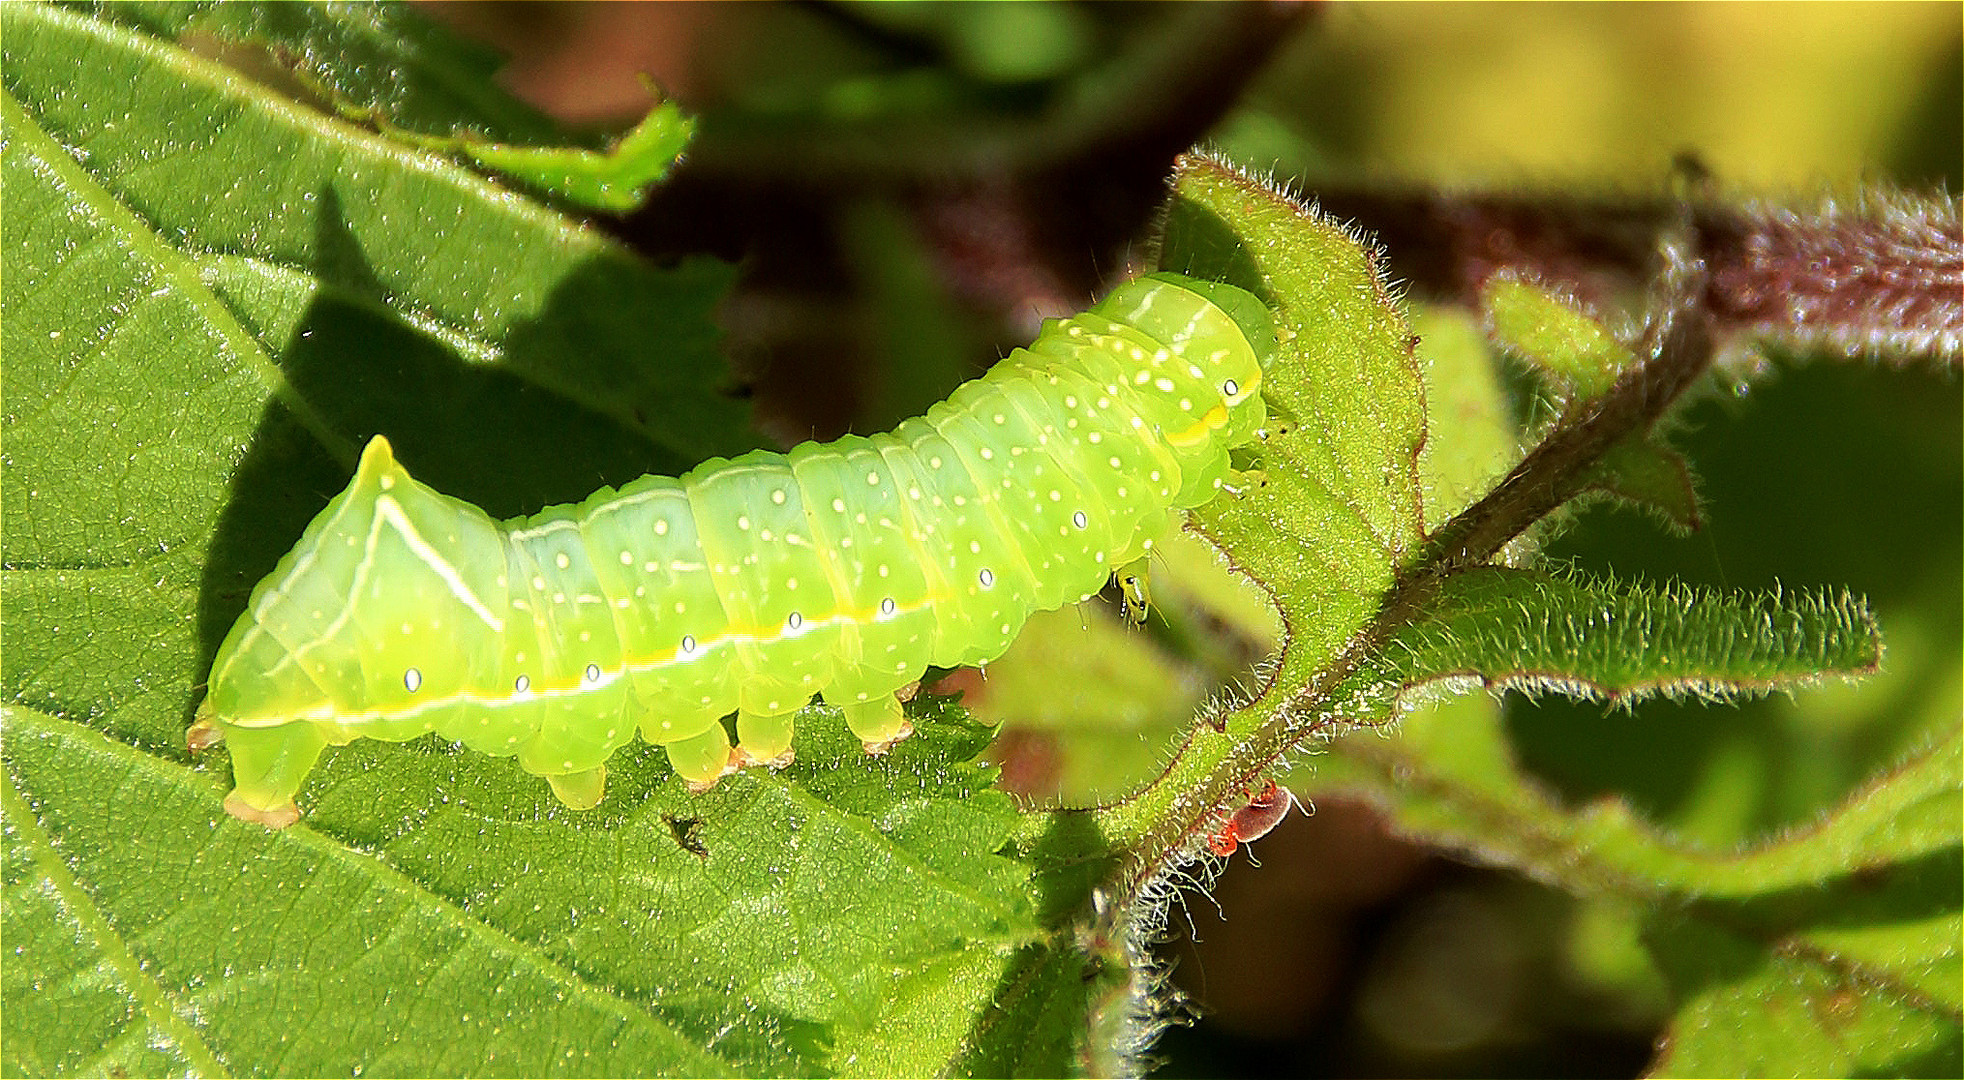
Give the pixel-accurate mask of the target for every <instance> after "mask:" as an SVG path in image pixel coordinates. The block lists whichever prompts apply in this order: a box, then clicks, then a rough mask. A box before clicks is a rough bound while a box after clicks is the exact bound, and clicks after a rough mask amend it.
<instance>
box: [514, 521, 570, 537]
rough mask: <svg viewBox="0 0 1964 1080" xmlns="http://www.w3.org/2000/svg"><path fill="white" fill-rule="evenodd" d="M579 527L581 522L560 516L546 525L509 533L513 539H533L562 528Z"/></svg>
mask: <svg viewBox="0 0 1964 1080" xmlns="http://www.w3.org/2000/svg"><path fill="white" fill-rule="evenodd" d="M579 527H580V523H579V522H577V521H572V520H570V519H567V518H559V519H558V520H555V521H548V522H546V523H545V524H544V525H540V526H538V527H537V528H532V529H520V530H518V531H517V532H514V533H510V534H509V535H510V536H511V538H512V539H513V540H532V539H536V538H538V537H541V536H544V535H545V534H547V533H552V532H559V531H560V530H562V529H573V530H576V531H577V530H578V529H579Z"/></svg>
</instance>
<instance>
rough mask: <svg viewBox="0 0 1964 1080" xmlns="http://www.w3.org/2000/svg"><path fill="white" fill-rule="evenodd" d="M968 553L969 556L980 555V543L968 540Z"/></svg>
mask: <svg viewBox="0 0 1964 1080" xmlns="http://www.w3.org/2000/svg"><path fill="white" fill-rule="evenodd" d="M968 553H969V554H971V555H980V554H982V544H981V542H980V541H976V540H970V541H969V542H968Z"/></svg>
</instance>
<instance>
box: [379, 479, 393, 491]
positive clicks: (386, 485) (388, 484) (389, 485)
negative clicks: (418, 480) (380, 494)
mask: <svg viewBox="0 0 1964 1080" xmlns="http://www.w3.org/2000/svg"><path fill="white" fill-rule="evenodd" d="M395 486H396V478H395V477H393V476H384V477H383V478H382V490H383V491H392V490H394V489H395Z"/></svg>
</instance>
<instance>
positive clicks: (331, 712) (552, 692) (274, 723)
mask: <svg viewBox="0 0 1964 1080" xmlns="http://www.w3.org/2000/svg"><path fill="white" fill-rule="evenodd" d="M941 600H942V598H941V597H938V596H929V597H927V598H925V599H923V600H921V601H920V602H919V603H916V604H909V605H906V606H898V610H897V611H895V613H894V614H893V615H889V616H887V618H888V619H894V618H898V617H899V616H900V615H911V614H913V613H914V612H917V611H923V610H926V609H927V608H928V607H929V606H931V605H933V604H937V603H940V602H941ZM877 618H878V609H877V608H875V609H874V610H873V611H871V612H868V613H865V614H856V613H853V612H846V611H838V612H833V613H832V614H830V615H827V616H826V617H825V618H823V619H819V620H815V621H811V622H807V623H805V624H804V628H803V629H800V630H799V631H798V633H797V634H796V635H793V634H790V633H788V632H784V631H780V632H778V633H775V634H770V635H765V634H761V633H757V632H749V633H743V632H737V631H731V632H729V633H725V634H723V635H722V636H720V637H716V638H711V639H709V640H707V641H699V642H697V643H696V650H697V652H698V653H699V654H701V656H699V657H696V658H692V659H690V660H686V661H680V660H679V657H680V655H681V654H680V652H679V651H677V652H671V653H667V654H665V655H662V654H657V655H651V656H648V657H645V658H642V659H638V660H628V661H626V662H624V663H623V664H622V665H621V666H620V667H619V668H613V669H608V668H602V669H601V677H600V678H598V679H591V680H590V679H586V678H584V677H581V678H578V679H575V680H574V681H573V682H572V683H571V684H570V685H565V686H553V685H544V686H534V687H533V688H532V689H529V690H527V691H525V692H524V693H522V694H521V693H517V692H515V691H514V692H509V693H503V694H499V695H497V696H487V695H485V694H483V693H482V692H480V691H476V690H460V691H458V692H457V693H454V694H451V695H449V696H447V697H441V698H430V699H428V700H424V701H419V702H416V703H414V704H413V705H409V706H406V707H400V708H394V709H363V710H360V711H358V712H351V713H349V712H340V711H337V710H335V709H334V708H332V707H330V706H323V707H321V708H319V709H315V710H313V711H312V712H307V713H301V714H298V715H288V716H276V717H241V718H237V719H233V718H229V717H219V719H220V720H221V721H223V722H224V723H227V724H230V725H232V726H233V727H249V728H265V727H279V726H281V725H283V724H293V723H335V724H345V725H359V724H367V723H374V722H378V721H389V720H407V719H410V718H412V717H415V716H419V715H421V714H423V713H426V712H430V711H432V710H434V709H446V708H449V707H451V706H452V705H482V706H484V707H486V708H492V709H497V708H503V707H505V706H507V705H517V704H525V703H529V702H532V701H538V700H543V699H551V698H562V697H577V696H579V695H581V694H585V693H588V692H591V691H593V690H598V689H600V688H602V687H605V686H611V685H613V684H614V683H615V682H618V681H619V680H620V679H621V678H622V677H624V676H627V675H638V674H640V673H642V672H646V671H654V670H656V669H657V668H664V667H668V666H669V665H671V664H675V663H677V662H678V661H679V662H683V663H694V662H696V660H697V659H701V658H703V657H706V656H707V654H708V653H709V652H710V651H711V650H714V649H718V648H721V647H723V646H725V645H734V644H739V643H744V642H748V643H750V644H754V645H768V644H770V643H772V642H775V641H780V640H783V639H784V638H787V637H792V636H798V637H803V636H804V635H805V634H809V633H811V632H812V631H814V630H818V629H821V628H823V627H827V626H832V625H835V624H839V623H848V622H849V623H861V622H874V621H877Z"/></svg>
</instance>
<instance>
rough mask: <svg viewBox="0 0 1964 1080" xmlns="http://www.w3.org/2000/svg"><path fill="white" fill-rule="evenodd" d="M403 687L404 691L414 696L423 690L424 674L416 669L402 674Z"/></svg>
mask: <svg viewBox="0 0 1964 1080" xmlns="http://www.w3.org/2000/svg"><path fill="white" fill-rule="evenodd" d="M402 685H403V688H404V689H406V690H408V691H409V692H410V693H412V694H413V693H415V692H416V691H418V690H421V689H422V688H423V673H422V672H420V671H417V670H416V669H415V668H410V669H409V670H408V671H405V672H403V673H402Z"/></svg>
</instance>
